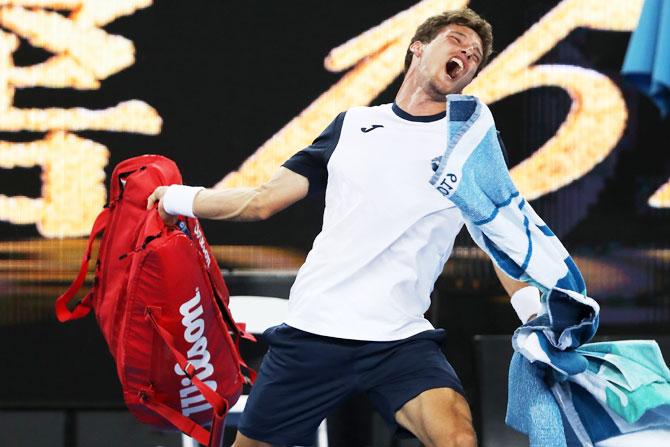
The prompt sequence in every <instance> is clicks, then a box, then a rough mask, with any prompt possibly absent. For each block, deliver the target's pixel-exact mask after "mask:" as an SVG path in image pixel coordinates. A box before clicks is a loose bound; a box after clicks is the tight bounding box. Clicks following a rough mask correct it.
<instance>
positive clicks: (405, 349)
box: [238, 324, 463, 445]
mask: <svg viewBox="0 0 670 447" xmlns="http://www.w3.org/2000/svg"><path fill="white" fill-rule="evenodd" d="M263 338H264V339H265V340H266V341H267V343H268V345H269V349H268V352H267V354H265V357H264V358H263V363H262V364H261V367H260V371H259V374H258V378H257V379H256V383H255V384H254V386H253V387H252V389H251V393H250V395H249V400H248V401H247V404H246V407H245V409H244V413H243V414H242V417H241V419H240V423H239V425H238V430H239V431H240V432H241V433H242V434H244V435H245V436H247V437H249V438H252V439H255V440H257V441H264V442H268V443H271V444H278V445H296V444H297V445H311V444H312V443H313V442H314V435H315V433H316V430H317V428H318V426H319V424H320V423H321V421H322V420H323V419H325V418H326V416H328V414H329V413H330V412H331V411H332V410H333V409H334V408H335V407H336V406H337V405H338V404H340V403H341V402H342V401H343V400H345V399H346V398H347V397H350V396H352V395H354V394H358V393H361V392H365V393H366V394H367V396H368V397H369V398H370V400H371V401H372V404H373V405H374V407H375V408H376V409H377V411H379V413H380V414H381V416H382V417H383V418H384V420H385V421H386V422H387V423H388V424H389V425H390V426H391V427H392V428H394V429H395V430H396V431H398V430H401V431H402V429H401V428H400V427H399V426H398V424H397V422H396V421H395V417H394V415H395V413H396V411H398V410H399V409H400V408H401V407H402V406H403V405H404V404H405V403H406V402H408V401H409V400H411V399H412V398H414V397H416V396H418V395H419V394H421V393H422V392H423V391H425V390H428V389H432V388H442V387H447V388H452V389H454V390H455V391H457V392H459V393H461V394H463V388H462V386H461V382H460V380H459V379H458V376H456V373H455V372H454V369H453V368H452V367H451V365H450V364H449V362H448V361H447V359H446V358H445V356H444V354H443V353H442V350H441V349H440V345H441V344H442V342H443V341H444V339H445V332H444V330H443V329H437V330H431V331H425V332H421V333H419V334H416V335H414V336H412V337H409V338H406V339H404V340H398V341H390V342H376V341H372V342H371V341H357V340H344V339H340V338H332V337H323V336H320V335H315V334H311V333H309V332H304V331H301V330H299V329H295V328H292V327H290V326H287V325H286V324H282V325H279V326H275V327H272V328H270V329H268V330H267V331H265V333H264V334H263Z"/></svg>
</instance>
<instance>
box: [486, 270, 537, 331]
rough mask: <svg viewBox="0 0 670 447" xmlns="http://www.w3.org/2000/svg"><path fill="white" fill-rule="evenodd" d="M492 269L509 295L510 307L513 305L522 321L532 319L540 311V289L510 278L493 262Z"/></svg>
mask: <svg viewBox="0 0 670 447" xmlns="http://www.w3.org/2000/svg"><path fill="white" fill-rule="evenodd" d="M493 270H495V272H496V276H497V277H498V279H499V280H500V283H501V284H502V286H503V288H504V289H505V291H506V292H507V294H508V295H509V296H510V298H511V302H512V307H514V310H515V311H516V314H517V316H518V317H519V319H520V320H521V322H522V323H526V322H528V321H530V320H532V319H533V318H535V317H537V315H538V314H540V313H541V312H542V303H541V302H540V290H539V289H538V288H537V287H534V286H529V285H528V284H526V283H524V282H521V281H516V280H514V279H512V278H510V277H509V276H507V275H506V274H505V273H504V272H503V271H502V270H500V269H499V268H498V267H497V266H496V265H495V264H493Z"/></svg>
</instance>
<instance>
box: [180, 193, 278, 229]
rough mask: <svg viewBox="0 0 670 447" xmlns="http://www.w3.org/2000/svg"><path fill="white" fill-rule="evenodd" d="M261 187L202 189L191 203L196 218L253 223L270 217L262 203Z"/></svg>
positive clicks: (268, 211)
mask: <svg viewBox="0 0 670 447" xmlns="http://www.w3.org/2000/svg"><path fill="white" fill-rule="evenodd" d="M262 193H263V191H262V187H258V188H230V189H203V190H202V191H200V192H199V193H198V194H197V195H196V196H195V200H194V201H193V212H194V213H195V215H196V216H197V217H203V218H206V219H216V220H230V221H255V220H264V219H267V218H268V217H270V215H271V212H270V210H269V209H267V207H266V206H265V205H264V203H263V198H262Z"/></svg>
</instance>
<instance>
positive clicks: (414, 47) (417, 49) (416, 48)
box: [409, 40, 423, 57]
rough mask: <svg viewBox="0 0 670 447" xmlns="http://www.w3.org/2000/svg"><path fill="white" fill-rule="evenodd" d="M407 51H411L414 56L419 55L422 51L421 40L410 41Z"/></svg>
mask: <svg viewBox="0 0 670 447" xmlns="http://www.w3.org/2000/svg"><path fill="white" fill-rule="evenodd" d="M409 51H411V52H412V54H413V55H415V56H416V57H421V54H422V53H423V42H421V41H420V40H417V41H414V42H412V44H411V45H410V46H409Z"/></svg>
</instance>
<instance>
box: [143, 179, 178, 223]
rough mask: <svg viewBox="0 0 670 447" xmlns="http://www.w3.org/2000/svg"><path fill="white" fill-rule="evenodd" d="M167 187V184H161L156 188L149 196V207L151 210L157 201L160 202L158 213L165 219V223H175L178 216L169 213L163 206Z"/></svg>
mask: <svg viewBox="0 0 670 447" xmlns="http://www.w3.org/2000/svg"><path fill="white" fill-rule="evenodd" d="M167 189H168V187H167V186H159V187H158V188H156V189H155V190H154V192H152V193H151V195H150V196H149V198H147V209H148V210H150V209H151V208H153V206H154V205H155V204H156V203H158V215H159V216H160V217H161V219H163V222H165V225H175V224H176V223H177V216H173V215H172V214H168V213H167V212H166V211H165V208H164V207H163V196H164V195H165V192H166V191H167Z"/></svg>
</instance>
